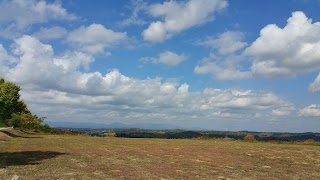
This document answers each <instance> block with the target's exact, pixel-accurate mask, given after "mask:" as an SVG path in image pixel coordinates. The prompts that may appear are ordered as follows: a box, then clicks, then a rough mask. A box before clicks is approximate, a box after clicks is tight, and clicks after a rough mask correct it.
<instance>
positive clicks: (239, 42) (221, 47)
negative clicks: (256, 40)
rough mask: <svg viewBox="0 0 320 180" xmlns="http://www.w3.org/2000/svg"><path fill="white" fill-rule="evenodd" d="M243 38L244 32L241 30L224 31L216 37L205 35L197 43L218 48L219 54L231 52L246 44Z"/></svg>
mask: <svg viewBox="0 0 320 180" xmlns="http://www.w3.org/2000/svg"><path fill="white" fill-rule="evenodd" d="M243 38H244V34H243V33H242V32H236V31H226V32H224V33H222V34H219V35H218V36H217V37H207V39H206V40H204V41H202V42H200V43H199V44H200V45H205V46H208V47H211V48H213V49H218V52H219V53H220V54H231V53H234V52H236V51H238V50H240V49H242V48H244V47H245V46H247V45H248V44H247V43H246V42H244V41H243Z"/></svg>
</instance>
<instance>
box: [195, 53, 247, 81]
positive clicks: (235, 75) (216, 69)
mask: <svg viewBox="0 0 320 180" xmlns="http://www.w3.org/2000/svg"><path fill="white" fill-rule="evenodd" d="M241 60H242V59H241V57H238V56H228V57H219V56H215V55H214V54H210V56H209V57H205V58H203V59H202V60H201V61H200V63H199V64H198V65H197V66H196V67H195V68H194V73H196V74H212V75H213V78H215V79H217V80H235V79H246V78H250V77H251V76H252V74H251V72H249V71H241V70H240V67H239V61H241Z"/></svg>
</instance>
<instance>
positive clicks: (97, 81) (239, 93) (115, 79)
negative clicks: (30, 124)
mask: <svg viewBox="0 0 320 180" xmlns="http://www.w3.org/2000/svg"><path fill="white" fill-rule="evenodd" d="M12 48H13V51H14V52H15V53H16V55H17V56H19V61H18V62H16V63H15V64H14V65H11V66H6V65H4V67H6V68H7V70H8V71H7V72H6V73H3V72H2V71H0V76H3V77H4V78H6V79H7V80H8V81H13V82H15V83H18V84H19V85H21V86H22V87H23V90H22V98H23V99H24V100H25V101H26V102H27V103H28V104H30V108H31V110H32V111H34V112H35V113H37V114H39V115H40V116H42V115H45V116H47V117H48V118H49V120H50V119H55V120H56V119H68V121H78V120H83V121H86V122H88V119H95V121H96V122H99V121H100V122H104V121H106V118H107V119H108V120H109V121H119V120H123V121H135V122H137V121H143V120H146V121H147V120H148V121H149V122H150V120H151V119H152V120H153V119H161V120H163V121H170V122H172V121H179V120H181V121H183V122H185V121H192V120H193V118H192V117H197V118H202V119H207V120H212V119H213V118H216V117H217V115H218V114H217V113H216V112H221V113H224V117H227V116H226V115H228V114H232V115H235V116H233V117H236V118H238V119H241V118H252V114H255V113H260V114H270V113H271V110H273V109H283V108H287V107H290V106H292V105H291V104H290V103H289V102H287V101H285V100H283V99H282V98H280V97H278V96H276V95H275V94H273V93H270V92H263V91H251V90H234V89H227V90H222V89H212V88H206V89H205V90H203V91H199V92H189V90H188V89H189V85H188V84H182V85H179V84H177V83H176V82H172V81H171V82H170V81H166V82H163V80H162V79H161V78H155V79H150V78H148V79H135V78H130V77H127V76H125V75H123V74H121V73H120V72H119V71H118V70H112V71H110V72H109V73H107V74H105V75H102V74H101V73H99V72H83V71H81V68H89V65H90V63H92V62H93V61H94V59H92V57H91V56H90V55H88V54H84V53H81V52H67V53H66V54H65V55H62V56H57V55H55V53H54V51H53V48H52V46H51V45H48V44H43V43H42V42H40V41H39V40H37V39H36V38H34V37H31V36H23V37H21V38H19V39H16V40H15V44H14V45H13V46H12ZM1 69H2V68H1ZM87 70H89V69H87ZM220 116H221V117H220V118H224V117H223V115H220Z"/></svg>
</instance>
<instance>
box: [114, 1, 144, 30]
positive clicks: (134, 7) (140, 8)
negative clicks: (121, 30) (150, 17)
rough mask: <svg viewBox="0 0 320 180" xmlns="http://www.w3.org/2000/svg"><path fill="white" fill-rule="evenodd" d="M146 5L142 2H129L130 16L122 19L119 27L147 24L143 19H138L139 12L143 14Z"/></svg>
mask: <svg viewBox="0 0 320 180" xmlns="http://www.w3.org/2000/svg"><path fill="white" fill-rule="evenodd" d="M147 7H148V4H147V3H146V2H144V0H131V7H130V9H131V11H132V13H131V16H130V17H129V18H127V19H124V20H123V21H121V22H120V23H119V25H121V26H130V25H138V26H141V25H144V24H146V23H147V22H145V21H144V20H143V19H141V18H140V17H139V14H140V13H141V12H144V11H146V10H147Z"/></svg>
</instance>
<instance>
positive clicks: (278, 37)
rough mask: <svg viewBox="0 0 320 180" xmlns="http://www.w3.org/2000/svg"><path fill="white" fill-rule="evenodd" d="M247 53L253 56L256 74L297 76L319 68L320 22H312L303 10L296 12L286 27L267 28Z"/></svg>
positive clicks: (270, 26) (269, 26) (254, 72)
mask: <svg viewBox="0 0 320 180" xmlns="http://www.w3.org/2000/svg"><path fill="white" fill-rule="evenodd" d="M244 55H247V56H251V57H252V58H253V64H252V67H251V70H252V73H253V74H254V75H257V76H267V77H279V76H296V75H298V74H302V73H307V72H311V71H314V70H319V69H320V22H315V23H312V20H311V19H308V18H307V17H306V15H305V14H304V13H303V12H300V11H297V12H293V13H292V16H291V17H290V18H289V19H288V20H287V25H286V26H285V27H284V28H280V27H278V26H277V25H275V24H269V25H267V26H266V27H264V28H263V29H262V30H261V31H260V37H259V38H257V39H256V40H255V41H254V42H253V43H252V45H251V46H250V47H248V48H247V49H246V50H245V52H244Z"/></svg>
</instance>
